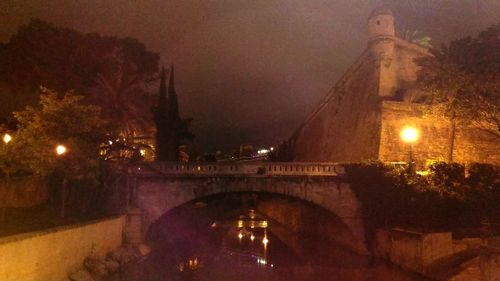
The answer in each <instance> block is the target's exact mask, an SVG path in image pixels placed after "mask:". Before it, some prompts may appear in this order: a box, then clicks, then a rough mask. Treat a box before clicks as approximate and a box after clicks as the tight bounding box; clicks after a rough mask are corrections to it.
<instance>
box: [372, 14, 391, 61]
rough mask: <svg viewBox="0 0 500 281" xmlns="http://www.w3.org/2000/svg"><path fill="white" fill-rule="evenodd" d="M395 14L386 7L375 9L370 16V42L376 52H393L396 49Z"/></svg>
mask: <svg viewBox="0 0 500 281" xmlns="http://www.w3.org/2000/svg"><path fill="white" fill-rule="evenodd" d="M394 37H395V29H394V16H393V15H392V11H391V10H390V9H389V8H387V7H385V6H382V7H379V8H377V9H375V10H374V11H373V12H372V13H371V15H370V17H369V18H368V44H369V45H370V48H371V49H372V51H373V52H374V54H377V55H382V54H384V53H388V54H389V55H390V53H392V51H393V50H394Z"/></svg>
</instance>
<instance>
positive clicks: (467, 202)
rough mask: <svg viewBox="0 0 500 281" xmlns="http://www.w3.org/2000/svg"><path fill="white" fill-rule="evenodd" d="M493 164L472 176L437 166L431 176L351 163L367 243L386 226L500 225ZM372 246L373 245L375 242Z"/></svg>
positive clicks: (475, 168)
mask: <svg viewBox="0 0 500 281" xmlns="http://www.w3.org/2000/svg"><path fill="white" fill-rule="evenodd" d="M496 169H497V168H496V167H495V166H492V165H488V164H472V165H471V166H470V168H469V169H468V171H469V176H468V177H466V176H465V169H464V167H463V166H462V165H459V164H456V163H451V164H447V163H435V164H434V165H432V166H431V167H430V168H429V172H430V173H429V174H428V175H426V176H420V175H411V174H408V172H407V171H406V170H398V169H396V168H394V167H390V166H387V165H385V164H383V163H369V164H351V165H348V166H347V167H346V172H347V177H348V181H349V182H350V183H351V187H352V189H353V191H354V193H355V194H356V196H357V197H358V199H359V200H360V201H361V203H362V206H363V216H364V221H365V228H366V229H365V231H366V235H367V236H366V237H367V241H369V242H370V241H373V239H374V234H375V230H376V229H377V228H382V227H397V226H402V227H407V228H411V229H415V230H419V231H457V230H460V229H466V228H478V227H480V225H481V222H482V221H484V220H488V221H500V205H499V204H498V202H500V175H499V173H498V170H496ZM370 243H371V242H370Z"/></svg>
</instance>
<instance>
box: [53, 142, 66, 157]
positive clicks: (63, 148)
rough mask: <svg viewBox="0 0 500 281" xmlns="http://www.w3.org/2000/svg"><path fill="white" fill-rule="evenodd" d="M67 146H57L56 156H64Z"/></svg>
mask: <svg viewBox="0 0 500 281" xmlns="http://www.w3.org/2000/svg"><path fill="white" fill-rule="evenodd" d="M66 150H67V149H66V146H64V145H62V144H60V145H58V146H56V154H57V155H63V154H64V153H66Z"/></svg>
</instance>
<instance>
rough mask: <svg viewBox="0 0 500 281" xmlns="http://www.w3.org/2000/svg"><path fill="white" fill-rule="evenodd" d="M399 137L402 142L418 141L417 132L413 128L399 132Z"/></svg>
mask: <svg viewBox="0 0 500 281" xmlns="http://www.w3.org/2000/svg"><path fill="white" fill-rule="evenodd" d="M400 136H401V140H403V141H404V142H407V143H413V142H415V141H416V140H417V139H418V131H417V129H415V128H413V127H406V128H404V129H403V130H402V131H401V133H400Z"/></svg>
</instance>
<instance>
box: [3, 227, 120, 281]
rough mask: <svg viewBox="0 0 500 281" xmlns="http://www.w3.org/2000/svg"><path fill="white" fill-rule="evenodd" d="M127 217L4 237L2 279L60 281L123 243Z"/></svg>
mask: <svg viewBox="0 0 500 281" xmlns="http://www.w3.org/2000/svg"><path fill="white" fill-rule="evenodd" d="M124 223H125V218H124V217H116V218H111V219H105V220H100V221H95V222H89V223H84V224H79V225H72V226H64V227H59V228H54V229H50V230H45V231H38V232H31V233H25V234H21V235H15V236H10V237H5V238H1V239H0V280H2V281H58V280H63V279H64V278H66V277H67V276H68V275H69V274H71V273H73V272H75V271H77V270H78V269H80V268H81V267H82V265H83V260H84V258H85V257H87V256H88V255H89V254H90V253H93V254H95V255H96V256H104V255H105V254H106V253H107V252H108V251H111V250H113V249H116V248H118V247H120V245H121V244H122V230H123V226H124Z"/></svg>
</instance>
